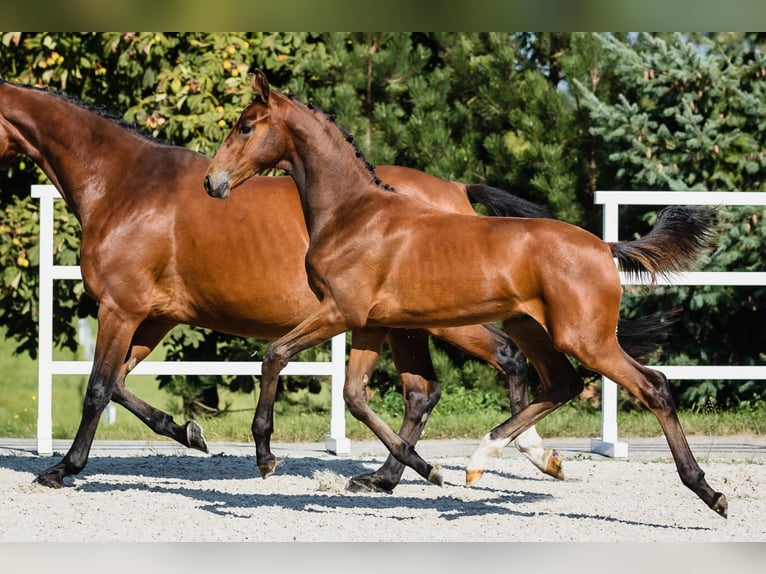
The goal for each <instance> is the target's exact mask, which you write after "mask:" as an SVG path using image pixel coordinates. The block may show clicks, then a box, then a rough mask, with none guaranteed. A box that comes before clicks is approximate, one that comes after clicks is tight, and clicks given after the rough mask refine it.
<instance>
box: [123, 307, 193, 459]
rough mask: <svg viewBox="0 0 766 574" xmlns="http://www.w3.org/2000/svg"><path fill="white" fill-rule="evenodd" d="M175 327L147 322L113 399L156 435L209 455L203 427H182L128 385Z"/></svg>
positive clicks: (190, 423) (139, 331)
mask: <svg viewBox="0 0 766 574" xmlns="http://www.w3.org/2000/svg"><path fill="white" fill-rule="evenodd" d="M173 326H174V325H172V324H169V323H160V322H156V321H144V322H143V323H141V325H140V326H139V327H138V329H137V330H136V333H135V335H134V336H133V342H132V343H131V346H130V355H129V356H128V358H127V359H126V361H125V363H124V365H123V369H122V372H121V374H120V377H119V378H118V380H117V384H116V387H115V389H114V392H113V393H112V400H113V401H114V402H116V403H117V404H119V405H122V406H123V407H125V408H126V409H127V410H128V411H130V412H131V413H133V414H134V415H135V416H136V418H138V419H139V420H140V421H141V422H143V423H144V424H145V425H146V426H148V427H149V428H150V429H152V431H154V432H155V434H158V435H161V436H166V437H168V438H171V439H173V440H175V441H176V442H178V443H180V444H182V445H184V446H186V447H189V448H193V449H196V450H199V451H202V452H204V453H207V452H208V446H207V442H206V440H205V435H204V433H203V431H202V427H201V426H200V425H199V424H198V423H197V422H196V421H193V420H189V421H186V423H185V424H183V425H179V424H177V423H176V422H175V420H174V419H173V417H172V416H171V415H170V414H168V413H166V412H164V411H161V410H160V409H157V408H155V407H153V406H152V405H150V404H148V403H146V402H144V401H142V400H141V399H140V398H138V397H137V396H136V395H134V394H133V393H132V392H131V391H130V389H128V388H127V387H126V385H125V377H126V376H127V374H128V373H129V372H130V371H131V370H133V369H134V368H135V366H136V365H137V364H138V363H140V362H141V361H143V360H144V359H145V358H146V357H147V356H148V355H149V353H151V352H152V350H153V349H154V348H155V347H156V346H157V344H158V343H159V342H160V341H161V340H162V338H163V337H164V336H165V335H166V334H167V333H168V331H170V329H171V328H172V327H173Z"/></svg>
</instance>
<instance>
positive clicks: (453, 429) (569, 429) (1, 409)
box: [0, 337, 766, 442]
mask: <svg viewBox="0 0 766 574" xmlns="http://www.w3.org/2000/svg"><path fill="white" fill-rule="evenodd" d="M12 349H13V344H12V342H9V341H7V340H5V338H4V337H3V338H2V339H0V396H1V397H2V399H0V437H13V438H34V437H35V436H36V429H37V392H38V390H37V362H36V361H33V360H31V359H29V358H28V357H26V356H15V355H13V353H12ZM161 353H162V351H161V350H158V351H156V352H155V353H154V354H153V355H152V356H151V357H150V359H156V358H158V357H159V356H161ZM55 356H56V357H57V358H61V359H75V358H78V357H76V356H74V354H72V353H67V352H64V351H58V350H57V351H56V353H55ZM86 386H87V377H86V376H63V375H57V376H55V377H54V379H53V436H54V438H61V439H70V438H73V437H74V435H75V433H76V431H77V426H78V425H79V422H80V416H81V413H82V401H83V397H84V395H85V389H86ZM128 387H129V388H130V389H131V390H132V391H133V392H134V393H135V394H136V395H138V396H139V397H141V398H142V399H143V400H145V401H146V402H148V403H150V404H152V405H154V406H155V407H157V408H160V409H162V410H165V411H167V412H169V413H170V414H172V415H173V416H174V417H175V419H176V422H178V423H182V422H183V420H184V419H183V417H182V416H181V415H180V414H179V413H180V412H181V409H180V406H181V405H180V399H179V398H177V397H174V396H173V395H170V394H169V393H167V392H166V391H164V390H161V389H159V388H158V382H157V380H156V378H155V377H153V376H146V375H144V376H138V375H131V376H129V377H128ZM323 387H324V388H323V391H322V393H320V394H319V395H312V394H310V393H308V392H304V391H297V392H295V393H292V394H291V395H290V400H289V401H280V402H279V403H278V404H277V405H276V408H275V417H274V425H275V428H274V435H273V437H272V439H273V440H274V441H275V442H277V441H279V442H293V441H300V442H304V441H305V442H321V441H323V440H324V437H325V435H326V434H327V432H328V430H329V421H330V415H329V404H330V398H329V389H328V386H327V385H326V384H325V385H324V386H323ZM220 397H221V406H224V407H226V408H227V409H228V412H227V413H226V414H223V415H219V416H216V417H210V418H204V419H201V420H200V424H202V426H203V428H204V430H205V436H206V437H207V439H208V440H209V441H236V442H251V441H252V436H251V434H250V426H251V423H252V417H253V413H254V410H255V397H254V395H253V394H250V395H245V394H243V393H239V392H237V393H230V392H227V391H226V390H225V389H221V390H220ZM445 399H446V400H445ZM387 400H390V399H387ZM453 402H454V401H453ZM450 404H451V403H450V398H449V397H447V396H445V397H444V398H443V401H442V404H440V405H437V407H436V409H435V411H434V412H433V414H432V415H431V418H430V420H429V421H428V425H427V426H426V430H425V433H424V435H423V436H424V438H426V439H428V438H431V439H440V438H475V439H477V440H478V439H479V438H480V437H482V436H483V435H484V434H485V433H486V432H487V431H489V430H490V429H492V428H493V427H494V426H496V425H497V424H499V423H501V422H502V421H503V420H505V418H507V417H508V416H509V414H510V413H509V411H508V412H503V411H497V410H495V409H486V408H478V407H477V408H473V407H470V405H469V403H467V402H466V401H463V402H461V405H462V407H461V408H459V409H454V408H450ZM372 405H373V409H374V410H375V411H376V412H377V413H378V414H380V415H381V417H382V418H383V419H384V420H385V421H386V422H387V423H388V424H389V425H390V426H391V427H392V428H394V429H395V430H398V429H399V427H400V425H401V417H400V416H394V415H391V414H389V413H387V412H386V410H385V409H384V408H382V407H383V404H382V403H381V402H380V401H377V402H373V403H372ZM115 409H116V417H115V422H114V424H108V423H107V420H106V419H104V420H102V421H101V423H100V425H99V428H98V431H97V433H96V438H97V439H113V440H156V439H158V437H157V435H155V434H154V433H153V432H152V431H151V430H150V429H149V428H148V427H146V426H145V425H144V424H143V423H141V422H140V421H139V420H138V419H137V418H136V417H134V416H133V415H132V414H131V413H129V412H128V411H127V410H125V409H124V408H122V407H120V406H118V405H116V406H115ZM679 416H680V419H681V424H682V425H683V427H684V430H685V431H686V433H687V434H689V435H711V436H712V435H732V434H766V403H765V402H763V401H761V402H758V403H755V404H753V405H746V406H744V407H743V408H740V409H735V410H727V411H719V410H716V409H710V410H702V409H701V410H697V411H682V412H681V413H680V414H679ZM537 428H538V431H539V432H540V434H541V435H542V436H543V437H546V438H553V437H598V436H600V435H601V413H600V411H598V410H596V409H592V408H587V407H584V406H583V404H582V403H580V404H575V403H570V404H567V405H564V406H563V407H561V408H560V409H558V410H556V411H554V412H553V413H552V414H550V415H549V416H548V417H546V418H545V419H543V420H542V421H540V422H539V423H538V425H537ZM618 429H619V434H620V436H624V437H631V436H633V437H649V436H658V435H659V434H661V430H660V427H659V424H658V422H657V420H656V419H655V418H654V416H653V415H652V414H651V413H650V412H649V411H647V410H645V409H636V410H632V411H629V412H620V413H619V414H618ZM346 434H347V436H348V437H349V438H351V439H352V440H366V439H373V438H375V437H374V436H373V434H372V433H371V432H370V430H369V429H367V427H365V426H364V425H362V424H361V423H360V422H359V421H357V420H356V419H354V418H353V417H352V416H351V415H350V414H348V413H346Z"/></svg>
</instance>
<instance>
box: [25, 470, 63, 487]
mask: <svg viewBox="0 0 766 574" xmlns="http://www.w3.org/2000/svg"><path fill="white" fill-rule="evenodd" d="M32 482H33V483H36V484H42V485H43V486H47V487H48V488H63V486H64V483H63V482H62V480H61V479H60V478H59V477H58V476H56V475H50V474H45V473H41V474H38V475H37V478H35V479H34V480H33V481H32Z"/></svg>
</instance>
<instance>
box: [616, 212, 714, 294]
mask: <svg viewBox="0 0 766 574" xmlns="http://www.w3.org/2000/svg"><path fill="white" fill-rule="evenodd" d="M715 211H716V210H715V209H714V208H692V207H686V206H680V205H678V206H671V207H666V208H665V209H663V210H662V211H661V212H660V214H659V216H658V217H657V222H656V223H655V224H654V227H653V228H652V230H651V231H650V232H649V233H647V234H646V235H644V236H643V237H640V238H638V239H635V240H633V241H618V242H615V243H610V244H609V246H610V248H611V250H612V255H613V256H614V257H616V258H617V262H618V264H619V266H620V268H621V269H622V270H623V271H626V272H627V273H631V274H635V275H638V274H640V273H642V272H643V273H648V274H649V275H650V276H651V279H652V283H654V282H655V281H656V279H657V276H658V275H667V274H669V273H674V272H678V271H684V270H686V269H688V268H689V267H691V266H692V265H693V264H694V262H695V261H696V260H697V258H698V257H699V256H700V255H702V253H703V252H704V251H706V250H707V249H709V248H711V247H712V246H713V245H714V243H715V241H714V234H713V228H714V220H715V217H714V216H715Z"/></svg>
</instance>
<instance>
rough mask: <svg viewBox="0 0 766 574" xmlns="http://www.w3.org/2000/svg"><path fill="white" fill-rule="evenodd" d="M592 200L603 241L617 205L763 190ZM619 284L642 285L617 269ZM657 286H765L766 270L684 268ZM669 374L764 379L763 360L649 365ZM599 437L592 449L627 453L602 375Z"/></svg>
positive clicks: (691, 201)
mask: <svg viewBox="0 0 766 574" xmlns="http://www.w3.org/2000/svg"><path fill="white" fill-rule="evenodd" d="M594 203H596V204H601V205H603V206H604V229H603V239H604V240H605V241H617V240H618V239H619V237H618V229H619V207H620V206H621V205H658V206H659V205H663V206H665V205H710V206H724V205H726V206H734V205H741V206H757V205H766V193H759V192H713V191H701V192H693V191H670V192H665V191H597V192H596V194H595V198H594ZM620 276H621V279H622V283H623V285H643V284H647V283H648V279H647V278H645V277H638V278H631V277H630V276H628V275H627V274H625V273H621V274H620ZM657 283H658V284H659V285H731V286H766V272H755V271H745V272H739V271H725V272H724V271H722V272H688V273H678V274H674V275H671V276H669V277H668V278H667V279H665V278H660V279H659V280H658V281H657ZM652 368H655V369H657V370H658V371H662V372H663V373H664V374H665V376H667V377H668V378H669V379H685V380H702V379H707V380H763V379H766V365H764V366H757V365H756V366H737V365H694V366H692V365H689V366H678V365H674V366H663V365H652ZM601 405H602V407H601V409H602V412H601V438H599V439H592V440H591V450H592V451H593V452H598V453H601V454H604V455H606V456H613V457H626V456H628V445H627V443H625V442H621V441H619V440H618V438H617V386H616V384H615V383H614V382H613V381H610V380H609V379H607V378H604V379H603V387H602V393H601Z"/></svg>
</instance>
